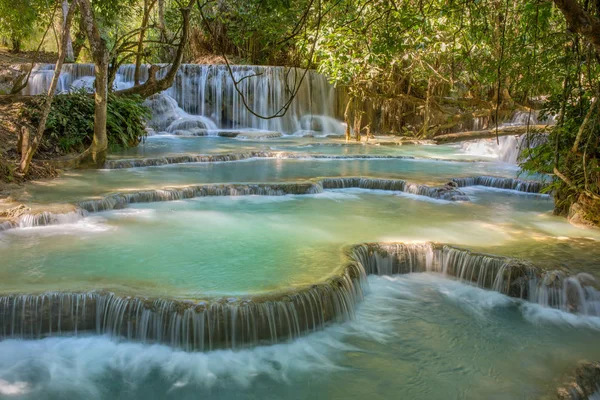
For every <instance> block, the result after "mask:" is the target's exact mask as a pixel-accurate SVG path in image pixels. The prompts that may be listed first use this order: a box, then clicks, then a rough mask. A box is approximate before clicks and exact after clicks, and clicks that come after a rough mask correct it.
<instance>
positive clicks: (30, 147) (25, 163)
mask: <svg viewBox="0 0 600 400" xmlns="http://www.w3.org/2000/svg"><path fill="white" fill-rule="evenodd" d="M75 4H76V3H75V0H73V3H71V5H70V6H69V8H68V9H67V12H66V14H65V23H64V29H63V33H62V37H61V41H60V47H59V49H58V60H56V65H55V67H54V75H53V76H52V82H51V83H50V88H49V89H48V95H47V97H46V101H45V102H44V109H43V110H42V117H41V118H40V123H39V125H38V128H37V131H36V134H35V136H34V137H33V139H31V138H29V135H28V134H27V135H25V133H24V134H23V137H22V138H21V146H22V153H21V162H20V165H19V169H20V170H21V173H22V174H23V175H27V172H28V171H29V166H30V165H31V159H32V158H33V155H34V154H35V152H36V151H37V149H38V146H39V145H40V142H41V141H42V137H43V136H44V131H45V130H46V121H47V120H48V115H49V114H50V108H51V107H52V100H53V99H54V94H55V93H56V87H57V86H58V80H59V78H60V72H61V70H62V65H63V61H64V60H65V56H66V52H67V42H68V37H69V34H68V32H69V30H70V28H71V21H72V20H73V14H74V13H75ZM67 5H68V4H67Z"/></svg>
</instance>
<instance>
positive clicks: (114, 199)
mask: <svg viewBox="0 0 600 400" xmlns="http://www.w3.org/2000/svg"><path fill="white" fill-rule="evenodd" d="M322 191H323V188H322V187H321V186H319V185H316V184H314V183H311V182H299V183H257V184H221V185H198V186H186V187H183V188H173V189H156V190H142V191H138V192H133V193H115V194H111V195H108V196H106V197H103V198H101V199H95V200H86V201H82V202H79V203H78V204H77V206H78V207H80V208H81V209H83V210H86V211H89V212H98V211H109V210H117V209H122V208H125V207H127V205H128V204H133V203H151V202H161V201H173V200H183V199H191V198H194V197H206V196H251V195H257V196H284V195H287V194H295V195H300V194H315V193H320V192H322Z"/></svg>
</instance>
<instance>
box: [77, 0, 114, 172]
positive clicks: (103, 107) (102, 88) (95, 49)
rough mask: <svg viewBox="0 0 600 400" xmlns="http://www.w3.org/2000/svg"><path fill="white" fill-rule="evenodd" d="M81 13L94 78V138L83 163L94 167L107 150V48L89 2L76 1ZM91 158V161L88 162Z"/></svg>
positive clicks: (102, 160) (98, 164)
mask: <svg viewBox="0 0 600 400" xmlns="http://www.w3.org/2000/svg"><path fill="white" fill-rule="evenodd" d="M78 2H79V10H80V12H81V20H82V25H83V27H84V29H85V32H86V35H87V38H88V42H89V43H90V49H91V53H92V57H93V59H94V64H95V65H94V73H95V76H96V82H95V89H96V91H95V93H94V137H93V139H92V145H91V146H90V148H89V149H88V150H86V151H85V153H84V155H83V158H84V162H87V161H91V162H92V163H93V164H95V165H96V166H101V165H102V164H104V160H105V158H106V151H107V149H108V136H107V133H106V118H107V113H108V110H107V104H108V48H107V46H106V40H105V39H104V38H103V37H102V36H101V35H100V31H99V29H98V26H97V25H96V21H95V19H94V14H93V11H92V6H91V4H90V0H78ZM90 158H91V160H90Z"/></svg>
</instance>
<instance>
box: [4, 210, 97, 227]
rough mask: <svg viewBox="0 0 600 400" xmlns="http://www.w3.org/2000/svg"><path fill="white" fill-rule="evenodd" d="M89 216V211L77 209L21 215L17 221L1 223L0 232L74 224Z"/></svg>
mask: <svg viewBox="0 0 600 400" xmlns="http://www.w3.org/2000/svg"><path fill="white" fill-rule="evenodd" d="M86 216H87V211H85V210H83V209H76V210H74V211H69V212H65V213H54V212H48V211H43V212H40V213H31V214H29V213H27V214H23V215H21V216H20V217H19V218H18V219H17V220H16V221H5V222H2V223H0V232H2V231H5V230H8V229H14V228H33V227H36V226H47V225H60V224H72V223H75V222H77V221H79V220H81V219H82V218H85V217H86Z"/></svg>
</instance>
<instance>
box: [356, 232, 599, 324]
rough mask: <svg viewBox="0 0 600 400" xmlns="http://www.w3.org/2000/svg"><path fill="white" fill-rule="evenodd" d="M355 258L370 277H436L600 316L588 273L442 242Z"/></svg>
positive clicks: (388, 246)
mask: <svg viewBox="0 0 600 400" xmlns="http://www.w3.org/2000/svg"><path fill="white" fill-rule="evenodd" d="M353 257H354V258H355V259H356V261H357V262H358V263H359V264H360V265H361V266H362V267H363V268H364V270H365V272H366V273H367V274H376V275H393V274H407V273H414V272H436V273H441V274H443V275H445V276H450V277H454V278H457V279H459V280H460V281H463V282H467V283H471V284H474V285H476V286H477V287H480V288H484V289H491V290H494V291H497V292H500V293H502V294H505V295H507V296H510V297H515V298H519V299H523V300H527V301H530V302H533V303H538V304H540V305H542V306H545V307H550V308H557V309H560V310H562V311H566V312H571V313H577V314H581V315H587V316H600V291H599V290H598V289H597V287H598V282H597V281H596V280H595V279H594V278H593V277H592V276H591V275H589V274H581V273H580V274H576V275H568V274H567V273H565V272H563V271H557V270H552V271H544V270H541V269H540V268H537V267H535V266H533V265H530V264H528V263H525V262H523V261H520V260H517V259H512V258H508V257H500V256H494V255H489V254H479V253H474V252H471V251H469V250H464V249H460V248H457V247H454V246H449V245H443V244H437V243H420V244H404V243H382V244H378V243H373V244H363V245H359V246H356V247H355V248H354V250H353Z"/></svg>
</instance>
